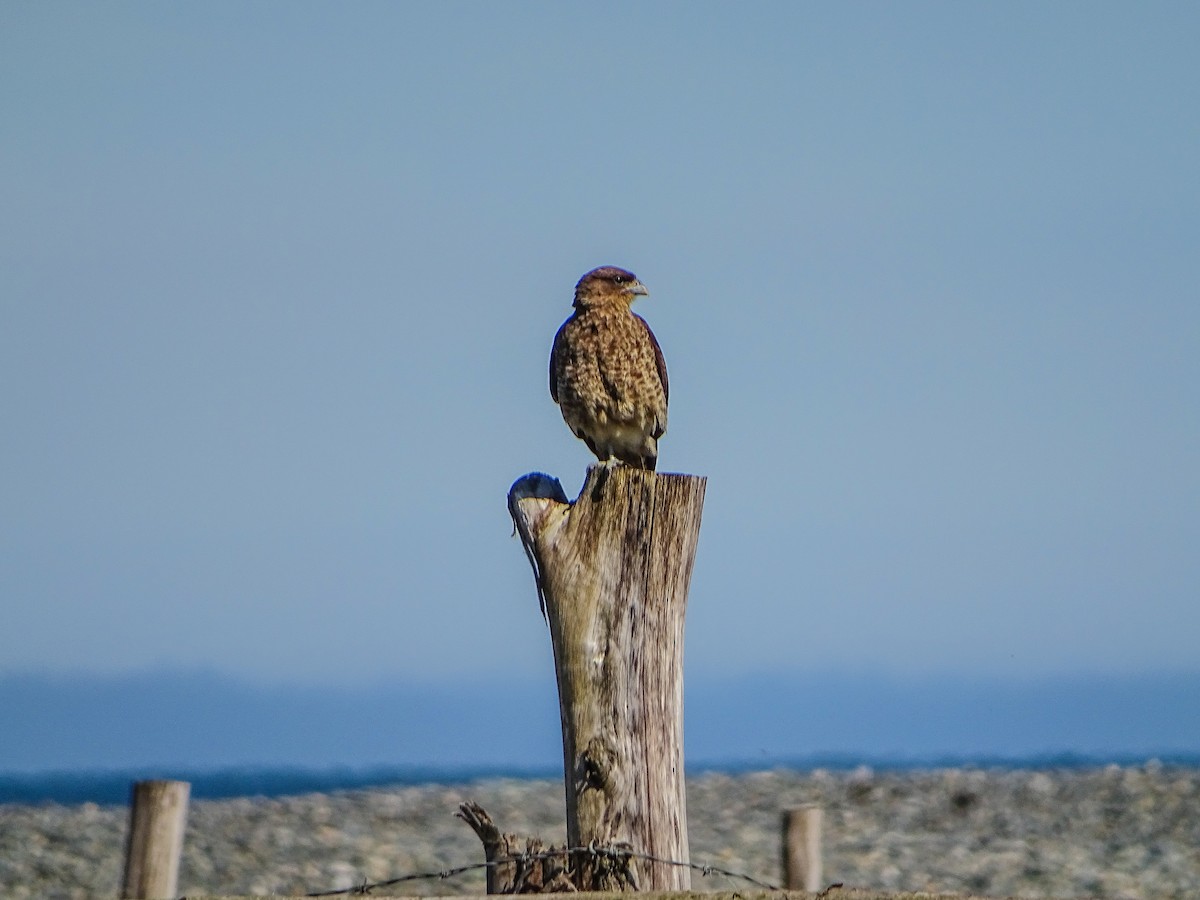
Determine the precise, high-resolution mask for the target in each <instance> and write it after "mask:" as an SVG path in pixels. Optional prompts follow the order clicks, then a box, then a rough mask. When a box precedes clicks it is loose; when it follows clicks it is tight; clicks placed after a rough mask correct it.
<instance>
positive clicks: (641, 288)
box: [625, 281, 650, 297]
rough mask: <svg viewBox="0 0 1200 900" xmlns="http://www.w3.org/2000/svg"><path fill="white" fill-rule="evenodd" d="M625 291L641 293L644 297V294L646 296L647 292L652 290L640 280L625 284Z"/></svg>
mask: <svg viewBox="0 0 1200 900" xmlns="http://www.w3.org/2000/svg"><path fill="white" fill-rule="evenodd" d="M625 293H627V294H641V295H642V296H643V297H644V296H646V294H649V293H650V292H649V291H648V290H646V286H645V285H644V284H642V283H641V282H640V281H631V282H629V284H627V285H625Z"/></svg>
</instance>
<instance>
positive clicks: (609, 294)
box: [550, 266, 667, 471]
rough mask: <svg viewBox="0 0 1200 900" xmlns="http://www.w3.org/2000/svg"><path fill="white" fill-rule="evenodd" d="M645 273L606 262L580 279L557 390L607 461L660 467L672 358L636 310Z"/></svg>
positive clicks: (553, 392)
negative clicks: (639, 277)
mask: <svg viewBox="0 0 1200 900" xmlns="http://www.w3.org/2000/svg"><path fill="white" fill-rule="evenodd" d="M646 293H647V291H646V288H645V287H644V286H643V285H642V283H641V282H640V281H638V280H637V276H636V275H634V274H633V273H632V272H626V271H625V270H624V269H618V268H617V267H616V266H601V267H600V268H599V269H593V270H592V271H590V272H588V273H587V274H586V275H584V276H583V277H582V278H581V279H579V284H577V285H575V302H574V304H573V305H574V307H575V312H574V314H573V315H572V316H571V318H569V319H567V321H566V322H564V323H563V326H562V328H560V329H558V334H556V335H555V336H554V349H553V350H552V351H551V353H550V396H551V397H553V398H554V402H555V403H557V404H558V406H559V408H560V409H561V410H562V416H563V419H564V420H565V421H566V423H567V425H568V426H570V429H571V430H572V431H573V432H575V435H576V437H579V438H582V439H583V441H584V443H586V444H587V445H588V447H589V448H591V451H592V452H593V453H595V454H596V458H597V459H599V460H600V462H602V463H606V464H607V463H609V462H610V461H612V460H618V461H620V462H623V463H625V464H626V465H630V466H636V467H638V468H640V469H649V470H650V471H654V466H655V463H656V462H657V461H658V439H659V438H660V437H662V436H663V434H665V433H666V430H667V364H666V362H665V361H664V360H663V354H662V350H661V349H660V348H659V346H658V341H657V340H655V339H654V334H653V333H652V332H651V331H650V326H649V325H647V324H646V322H645V320H644V319H643V318H642V317H641V316H638V315H635V314H634V312H633V310H632V309H630V306H631V305H632V303H633V301H634V300H636V299H637V298H638V297H641V296H643V295H644V294H646Z"/></svg>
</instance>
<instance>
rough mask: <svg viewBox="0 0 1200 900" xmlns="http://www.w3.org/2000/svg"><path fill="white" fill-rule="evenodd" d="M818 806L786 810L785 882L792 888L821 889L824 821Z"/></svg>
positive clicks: (784, 839) (784, 817)
mask: <svg viewBox="0 0 1200 900" xmlns="http://www.w3.org/2000/svg"><path fill="white" fill-rule="evenodd" d="M823 819H824V813H822V811H821V808H820V807H819V806H802V807H801V808H800V809H789V810H787V811H786V812H785V813H784V814H783V886H784V887H785V888H787V889H788V890H789V891H809V892H810V893H816V892H818V891H820V890H821V824H822V820H823Z"/></svg>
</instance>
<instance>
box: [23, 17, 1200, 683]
mask: <svg viewBox="0 0 1200 900" xmlns="http://www.w3.org/2000/svg"><path fill="white" fill-rule="evenodd" d="M1198 34H1200V7H1197V6H1196V5H1195V4H1190V3H1178V4H1168V3H1147V4H1122V3H1095V2H1088V3H1069V2H1064V3H1055V4H1043V3H1021V2H1016V3H1003V4H999V3H996V4H955V3H910V4H883V3H879V4H876V3H866V4H862V3H857V4H856V3H847V4H826V5H816V4H766V3H764V4H752V5H734V4H702V3H686V4H685V3H658V4H645V5H643V4H605V5H604V6H603V7H600V6H598V5H596V6H593V5H584V4H554V3H545V4H541V3H523V4H482V3H480V4H470V3H459V4H455V3H437V4H432V3H431V4H425V5H417V4H386V3H380V4H372V3H359V4H353V5H340V4H318V3H273V2H266V3H257V4H240V3H205V4H156V3H147V4H130V3H126V4H118V5H105V6H103V7H101V6H95V5H89V4H18V3H8V4H4V5H3V6H0V134H2V135H3V140H0V208H2V209H3V210H4V213H3V215H2V216H0V410H2V411H3V418H4V426H3V430H2V432H0V608H2V610H3V619H4V627H3V628H0V673H3V672H29V671H36V672H88V673H97V674H104V673H109V674H111V673H120V672H125V671H136V670H140V669H145V668H148V667H159V666H168V667H172V666H180V667H200V668H204V669H210V670H215V671H219V672H222V673H228V674H231V675H234V676H238V677H243V678H247V679H250V680H256V681H264V682H304V683H329V684H333V683H337V684H352V683H361V682H377V681H388V680H395V679H400V680H404V679H416V678H420V679H432V680H438V679H448V678H467V679H471V678H478V677H481V676H492V677H502V676H507V675H510V674H511V675H514V676H520V677H528V676H531V675H538V674H541V673H545V672H548V670H549V667H550V665H551V662H550V653H549V642H548V640H547V637H546V634H545V630H544V625H543V623H542V620H541V617H540V615H539V614H538V611H537V601H536V597H535V595H534V591H533V583H532V578H531V575H530V572H529V570H528V565H527V563H526V561H525V558H524V555H523V553H522V552H521V549H520V546H519V544H518V543H517V542H516V541H515V539H513V538H511V536H510V531H511V528H510V523H509V520H508V517H507V513H506V510H505V503H504V498H505V493H506V491H507V489H508V486H509V485H510V484H511V483H512V481H513V480H515V479H516V478H517V477H519V476H520V475H522V474H524V473H526V472H528V471H532V470H543V471H547V472H550V473H552V474H555V475H557V476H559V477H560V478H561V479H562V480H563V483H564V485H565V487H566V489H567V491H568V493H569V494H571V495H574V493H575V492H576V491H577V489H578V486H579V485H580V483H581V482H582V478H583V474H584V470H585V467H586V466H587V464H588V462H589V459H590V456H589V454H588V452H587V449H586V448H585V447H584V445H583V444H582V443H581V442H579V441H577V440H576V439H575V438H574V437H573V436H572V435H571V434H570V433H569V432H568V430H567V429H566V427H565V425H563V423H562V421H561V417H560V416H559V413H558V411H557V409H556V408H555V406H554V405H553V403H552V402H551V400H550V398H549V395H548V392H547V387H546V372H545V369H546V360H547V356H548V353H549V347H550V341H551V338H552V336H553V334H554V332H555V330H556V329H557V327H558V326H559V324H560V323H561V322H562V320H563V319H564V318H565V317H566V316H567V315H568V313H569V311H570V309H569V306H570V300H571V289H572V286H573V285H574V282H575V280H576V279H577V278H578V277H579V275H581V274H582V273H583V272H584V271H586V270H588V269H590V268H592V267H593V266H596V265H600V264H605V263H612V264H617V265H622V266H625V267H627V268H630V269H632V270H633V271H635V272H636V273H637V274H638V275H639V276H640V277H641V278H642V280H643V281H644V282H645V283H646V284H647V285H648V287H649V289H650V296H649V297H647V298H645V299H643V300H641V301H639V306H638V311H639V312H640V313H641V314H642V315H643V316H645V317H646V318H647V319H648V320H649V322H650V323H651V325H652V327H653V328H654V330H655V332H656V334H657V335H658V337H659V340H660V342H661V343H662V345H663V348H664V350H665V353H666V356H667V362H668V366H669V369H670V373H671V386H672V396H671V401H672V406H671V426H670V431H669V433H668V434H667V435H666V437H665V438H664V440H663V441H662V444H661V456H660V468H661V469H662V470H665V471H683V472H690V473H694V474H702V475H706V476H708V478H709V486H708V499H707V504H706V508H705V520H704V525H703V530H702V537H701V544H700V549H699V556H698V559H697V564H696V570H695V576H694V579H693V584H692V593H691V602H690V607H689V616H688V632H687V641H688V647H687V665H688V668H689V672H692V673H698V674H700V675H703V676H705V677H721V676H722V675H730V676H735V675H741V674H746V673H754V672H762V671H774V670H786V671H816V670H829V669H838V668H842V669H849V670H853V671H859V670H872V671H879V672H882V673H890V674H892V675H894V676H896V677H911V676H921V675H924V674H928V673H937V672H948V673H962V674H965V675H971V676H1001V677H1022V678H1028V677H1037V676H1039V675H1042V674H1048V673H1062V672H1068V673H1069V672H1110V673H1130V672H1145V671H1194V670H1195V669H1196V668H1197V651H1196V635H1197V634H1200V603H1197V600H1198V599H1200V553H1198V552H1197V548H1198V547H1200V465H1198V464H1197V460H1198V459H1200V302H1198V300H1200V298H1198V297H1197V288H1196V286H1197V284H1198V283H1200V271H1198V270H1200V252H1197V248H1198V247H1200V117H1197V115H1196V110H1197V108H1200V63H1198V62H1197V60H1196V54H1195V46H1196V36H1197V35H1198Z"/></svg>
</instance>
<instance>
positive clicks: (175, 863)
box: [121, 781, 192, 900]
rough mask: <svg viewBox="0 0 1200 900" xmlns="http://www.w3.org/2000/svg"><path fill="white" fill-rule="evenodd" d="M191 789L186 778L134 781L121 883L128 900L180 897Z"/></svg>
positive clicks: (130, 799) (122, 895)
mask: <svg viewBox="0 0 1200 900" xmlns="http://www.w3.org/2000/svg"><path fill="white" fill-rule="evenodd" d="M191 788H192V786H191V785H190V784H188V782H186V781H136V782H134V784H133V787H132V789H131V791H130V798H129V837H128V841H127V842H126V845H125V878H124V880H123V883H122V886H121V897H122V898H125V900H161V898H164V897H174V896H176V888H177V886H178V882H179V859H180V856H181V855H182V853H183V830H184V825H185V823H186V822H187V807H188V795H189V794H190V793H191Z"/></svg>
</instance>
